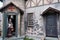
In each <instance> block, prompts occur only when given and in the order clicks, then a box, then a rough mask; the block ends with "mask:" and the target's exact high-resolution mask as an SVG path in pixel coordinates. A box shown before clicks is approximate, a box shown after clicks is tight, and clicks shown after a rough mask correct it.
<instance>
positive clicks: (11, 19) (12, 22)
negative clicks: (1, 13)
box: [7, 15, 16, 37]
mask: <svg viewBox="0 0 60 40" xmlns="http://www.w3.org/2000/svg"><path fill="white" fill-rule="evenodd" d="M15 35H16V15H8V27H7V37H13V36H15Z"/></svg>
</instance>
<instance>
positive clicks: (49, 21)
mask: <svg viewBox="0 0 60 40" xmlns="http://www.w3.org/2000/svg"><path fill="white" fill-rule="evenodd" d="M46 36H48V37H57V36H58V35H57V15H55V14H50V15H47V16H46Z"/></svg>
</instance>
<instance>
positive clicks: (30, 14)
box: [27, 13, 33, 27]
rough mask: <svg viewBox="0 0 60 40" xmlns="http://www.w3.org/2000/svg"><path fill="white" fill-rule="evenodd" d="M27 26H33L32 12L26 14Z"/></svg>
mask: <svg viewBox="0 0 60 40" xmlns="http://www.w3.org/2000/svg"><path fill="white" fill-rule="evenodd" d="M27 20H28V26H31V27H32V26H33V13H28V15H27Z"/></svg>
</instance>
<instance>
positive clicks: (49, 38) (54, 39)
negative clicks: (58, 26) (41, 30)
mask: <svg viewBox="0 0 60 40" xmlns="http://www.w3.org/2000/svg"><path fill="white" fill-rule="evenodd" d="M45 40H58V38H54V37H46V39H45Z"/></svg>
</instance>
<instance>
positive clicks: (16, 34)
mask: <svg viewBox="0 0 60 40" xmlns="http://www.w3.org/2000/svg"><path fill="white" fill-rule="evenodd" d="M5 15H7V17H8V15H10V13H8V14H7V13H4V14H3V39H4V38H6V36H4V34H5V31H4V29H5V26H4V25H5V23H4V21H5V19H6V18H5V17H4V16H5ZM11 15H12V14H11ZM13 15H16V32H15V37H17V36H18V14H17V13H14V12H13Z"/></svg>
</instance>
